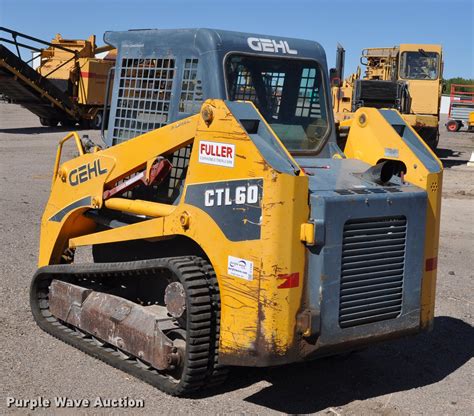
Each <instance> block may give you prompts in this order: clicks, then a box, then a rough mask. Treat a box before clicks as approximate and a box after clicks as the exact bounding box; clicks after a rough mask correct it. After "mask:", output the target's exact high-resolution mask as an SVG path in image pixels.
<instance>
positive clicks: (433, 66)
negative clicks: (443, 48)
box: [400, 50, 439, 79]
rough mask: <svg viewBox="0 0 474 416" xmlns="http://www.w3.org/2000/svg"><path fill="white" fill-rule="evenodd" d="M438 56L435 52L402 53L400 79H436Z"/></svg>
mask: <svg viewBox="0 0 474 416" xmlns="http://www.w3.org/2000/svg"><path fill="white" fill-rule="evenodd" d="M438 67H439V55H438V54H437V53H436V52H425V51H423V50H419V51H418V52H402V56H401V61H400V77H401V78H404V79H438Z"/></svg>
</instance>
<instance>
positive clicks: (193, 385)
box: [30, 256, 226, 396]
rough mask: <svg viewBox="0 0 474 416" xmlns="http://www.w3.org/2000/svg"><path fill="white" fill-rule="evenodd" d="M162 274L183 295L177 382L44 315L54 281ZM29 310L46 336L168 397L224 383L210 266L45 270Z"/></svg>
mask: <svg viewBox="0 0 474 416" xmlns="http://www.w3.org/2000/svg"><path fill="white" fill-rule="evenodd" d="M163 270H170V271H172V273H173V274H174V275H175V276H176V277H177V278H178V280H179V281H180V282H181V283H182V284H183V286H184V288H185V292H186V294H187V308H188V313H187V321H186V356H185V363H184V370H183V373H182V375H181V379H180V381H179V382H177V381H176V380H173V379H171V378H170V377H169V376H167V375H165V374H163V373H159V372H158V371H157V370H155V369H151V368H146V367H145V366H143V364H141V363H139V362H137V361H136V360H135V359H133V358H129V359H127V358H126V357H125V356H124V354H122V353H121V352H120V351H118V350H117V349H116V348H115V347H113V346H110V345H108V344H104V345H99V343H97V342H96V340H94V339H93V338H92V337H89V336H86V335H84V334H81V333H80V332H79V331H75V330H73V329H71V328H70V327H69V326H66V325H64V324H62V323H61V322H60V321H58V320H57V319H56V318H55V317H54V316H52V315H51V313H50V312H49V304H48V291H49V286H50V283H51V281H52V280H53V279H58V280H66V281H70V280H74V279H76V278H89V279H113V278H114V277H121V276H142V275H154V274H156V273H159V272H161V271H163ZM30 305H31V310H32V313H33V317H34V319H35V321H36V322H37V324H38V325H39V327H40V328H41V329H43V330H44V331H46V332H47V333H49V334H51V335H53V336H54V337H56V338H58V339H60V340H62V341H64V342H66V343H67V344H70V345H72V346H74V347H76V348H78V349H80V350H81V351H83V352H85V353H87V354H89V355H91V356H93V357H95V358H97V359H100V360H101V361H104V362H105V363H107V364H110V365H112V366H113V367H115V368H118V369H120V370H123V371H125V372H127V373H129V374H131V375H133V376H135V377H137V378H139V379H141V380H143V381H145V382H147V383H149V384H151V385H153V386H155V387H157V388H159V389H160V390H162V391H164V392H165V393H168V394H170V395H174V396H189V395H190V394H192V393H193V392H196V391H197V390H199V389H201V388H204V387H208V386H209V387H210V386H214V385H216V384H220V383H221V382H223V381H224V379H225V376H226V370H225V368H223V367H221V366H219V364H218V347H219V329H220V328H219V320H220V299H219V290H218V287H217V279H216V277H215V273H214V271H213V269H212V266H211V265H210V264H209V263H208V262H206V261H205V260H204V259H202V258H200V257H194V256H183V257H173V258H163V259H151V260H140V261H132V262H120V263H118V262H116V263H93V264H67V265H66V264H64V265H63V264H60V265H52V266H45V267H42V268H40V269H38V271H37V272H36V274H35V275H34V277H33V280H32V283H31V288H30Z"/></svg>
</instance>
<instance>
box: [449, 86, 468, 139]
mask: <svg viewBox="0 0 474 416" xmlns="http://www.w3.org/2000/svg"><path fill="white" fill-rule="evenodd" d="M448 118H449V119H448V122H447V123H446V129H447V130H448V131H451V132H456V131H459V129H461V128H462V127H467V129H468V130H469V131H473V130H474V84H470V85H462V84H452V85H451V91H450V94H449V113H448Z"/></svg>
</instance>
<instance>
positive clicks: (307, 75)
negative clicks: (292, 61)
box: [295, 68, 321, 118]
mask: <svg viewBox="0 0 474 416" xmlns="http://www.w3.org/2000/svg"><path fill="white" fill-rule="evenodd" d="M319 95H320V92H319V83H318V82H317V79H316V69H315V68H303V71H302V73H301V81H300V88H299V91H298V102H297V103H296V108H295V116H296V117H311V118H314V117H316V118H321V103H320V97H319Z"/></svg>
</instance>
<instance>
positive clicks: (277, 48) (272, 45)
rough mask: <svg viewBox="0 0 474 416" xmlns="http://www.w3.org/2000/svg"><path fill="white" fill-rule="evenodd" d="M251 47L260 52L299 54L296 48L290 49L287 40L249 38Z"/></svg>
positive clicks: (248, 41)
mask: <svg viewBox="0 0 474 416" xmlns="http://www.w3.org/2000/svg"><path fill="white" fill-rule="evenodd" d="M247 43H248V45H249V47H250V49H253V50H254V51H258V52H274V53H275V52H276V53H278V52H281V53H287V54H289V55H298V51H297V50H296V49H290V46H289V45H288V42H287V41H286V40H279V41H276V40H275V39H264V38H247Z"/></svg>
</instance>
